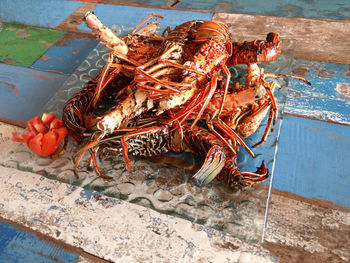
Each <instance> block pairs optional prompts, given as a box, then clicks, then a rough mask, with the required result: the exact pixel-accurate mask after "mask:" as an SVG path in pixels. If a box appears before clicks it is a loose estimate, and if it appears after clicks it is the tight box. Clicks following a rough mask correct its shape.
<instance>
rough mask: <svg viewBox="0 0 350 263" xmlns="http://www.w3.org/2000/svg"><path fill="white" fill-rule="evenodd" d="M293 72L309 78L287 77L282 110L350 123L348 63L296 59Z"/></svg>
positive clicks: (349, 73) (349, 68) (349, 67)
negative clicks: (300, 79) (290, 78)
mask: <svg viewBox="0 0 350 263" xmlns="http://www.w3.org/2000/svg"><path fill="white" fill-rule="evenodd" d="M293 74H295V75H299V76H303V77H305V78H307V79H308V80H309V81H311V83H312V86H307V85H305V84H303V83H301V82H300V81H297V80H290V83H289V86H288V88H289V92H288V97H287V102H286V108H285V110H286V111H287V112H290V113H294V114H299V115H305V116H309V117H315V118H318V119H321V120H333V121H337V122H341V123H348V124H350V66H349V65H342V64H335V63H325V62H318V61H308V60H296V61H295V64H294V65H293Z"/></svg>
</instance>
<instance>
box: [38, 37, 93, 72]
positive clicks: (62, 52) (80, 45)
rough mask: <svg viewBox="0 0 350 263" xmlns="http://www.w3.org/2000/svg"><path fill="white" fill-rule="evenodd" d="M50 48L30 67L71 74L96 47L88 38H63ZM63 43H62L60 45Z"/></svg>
mask: <svg viewBox="0 0 350 263" xmlns="http://www.w3.org/2000/svg"><path fill="white" fill-rule="evenodd" d="M58 42H59V43H60V44H57V43H56V44H55V45H54V46H52V47H51V48H50V49H49V50H48V51H47V52H46V53H45V54H44V55H43V56H42V57H41V58H40V59H39V60H37V61H36V62H35V63H34V64H33V65H32V67H33V68H37V69H43V70H52V71H57V72H62V73H66V74H71V73H73V72H74V71H75V69H76V68H77V67H78V66H79V65H80V64H81V63H82V62H83V61H84V60H85V58H86V57H87V56H88V55H89V54H90V52H91V51H92V50H93V49H94V48H95V47H96V45H97V44H98V41H96V40H92V39H89V38H65V37H63V41H58ZM62 42H63V43H62Z"/></svg>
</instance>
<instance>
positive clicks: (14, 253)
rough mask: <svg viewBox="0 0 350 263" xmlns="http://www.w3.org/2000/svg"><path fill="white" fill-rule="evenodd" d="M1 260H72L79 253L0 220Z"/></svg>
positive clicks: (73, 260)
mask: <svg viewBox="0 0 350 263" xmlns="http://www.w3.org/2000/svg"><path fill="white" fill-rule="evenodd" d="M0 233H1V235H0V262H62V263H63V262H71V263H74V262H76V261H77V260H78V258H79V255H78V254H77V253H74V252H72V251H69V250H67V249H65V248H64V247H63V246H60V245H58V244H54V243H50V242H48V241H45V240H44V239H41V238H39V237H38V236H36V235H35V234H33V233H28V232H26V231H24V230H22V229H19V228H17V227H15V226H13V225H10V224H5V223H1V222H0Z"/></svg>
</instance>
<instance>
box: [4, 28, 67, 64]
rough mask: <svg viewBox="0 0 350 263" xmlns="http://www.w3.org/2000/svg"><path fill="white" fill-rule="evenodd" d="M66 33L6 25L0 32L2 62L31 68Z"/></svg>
mask: <svg viewBox="0 0 350 263" xmlns="http://www.w3.org/2000/svg"><path fill="white" fill-rule="evenodd" d="M64 33H65V32H63V31H58V30H52V29H43V28H36V27H28V26H23V25H17V24H7V23H5V24H4V28H3V30H2V31H1V32H0V61H1V62H4V63H6V64H12V65H16V66H24V67H29V66H31V65H32V64H33V63H34V62H35V61H36V60H37V59H38V58H39V57H40V56H41V55H43V54H44V53H45V52H46V50H47V49H48V48H49V47H51V46H52V45H53V44H54V43H55V42H56V41H57V40H58V39H59V38H60V37H61V36H62V35H63V34H64Z"/></svg>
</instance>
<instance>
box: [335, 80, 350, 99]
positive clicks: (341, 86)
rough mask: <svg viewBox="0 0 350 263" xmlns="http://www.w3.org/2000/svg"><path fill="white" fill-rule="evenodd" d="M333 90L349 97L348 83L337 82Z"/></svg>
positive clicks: (349, 85) (349, 87)
mask: <svg viewBox="0 0 350 263" xmlns="http://www.w3.org/2000/svg"><path fill="white" fill-rule="evenodd" d="M335 90H336V91H337V92H338V93H339V94H341V95H343V96H345V97H349V98H350V84H349V83H337V87H336V88H335Z"/></svg>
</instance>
